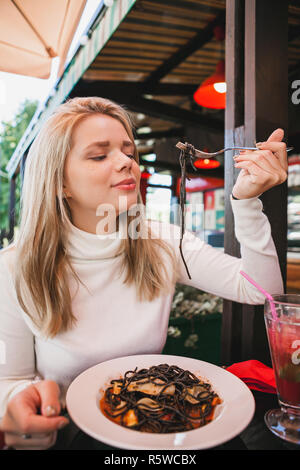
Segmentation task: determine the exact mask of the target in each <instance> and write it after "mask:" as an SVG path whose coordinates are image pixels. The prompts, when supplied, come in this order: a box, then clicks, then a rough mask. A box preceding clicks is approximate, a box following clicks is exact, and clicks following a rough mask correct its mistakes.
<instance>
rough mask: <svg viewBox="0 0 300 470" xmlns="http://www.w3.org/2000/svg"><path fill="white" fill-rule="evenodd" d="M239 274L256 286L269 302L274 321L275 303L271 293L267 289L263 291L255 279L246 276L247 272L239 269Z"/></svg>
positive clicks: (275, 318)
mask: <svg viewBox="0 0 300 470" xmlns="http://www.w3.org/2000/svg"><path fill="white" fill-rule="evenodd" d="M240 274H241V275H242V276H244V278H245V279H247V281H249V282H251V284H253V286H254V287H256V289H258V290H259V291H260V292H261V293H262V294H264V296H265V297H266V298H267V299H268V301H269V302H270V306H271V312H272V317H273V320H275V321H276V320H277V315H276V310H275V305H274V299H273V297H272V296H271V294H269V293H268V292H267V291H265V289H263V288H262V287H260V286H259V285H258V284H257V283H256V282H255V281H253V279H251V277H249V276H248V274H246V273H244V271H240Z"/></svg>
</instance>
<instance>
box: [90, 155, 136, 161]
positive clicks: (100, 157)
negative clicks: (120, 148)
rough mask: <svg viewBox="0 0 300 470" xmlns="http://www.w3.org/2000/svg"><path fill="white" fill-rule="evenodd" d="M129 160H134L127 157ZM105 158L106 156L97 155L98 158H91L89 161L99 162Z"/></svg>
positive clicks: (130, 156) (132, 156)
mask: <svg viewBox="0 0 300 470" xmlns="http://www.w3.org/2000/svg"><path fill="white" fill-rule="evenodd" d="M127 157H129V158H134V155H127ZM104 158H106V155H99V156H98V157H93V158H91V160H95V161H96V162H99V161H101V160H104Z"/></svg>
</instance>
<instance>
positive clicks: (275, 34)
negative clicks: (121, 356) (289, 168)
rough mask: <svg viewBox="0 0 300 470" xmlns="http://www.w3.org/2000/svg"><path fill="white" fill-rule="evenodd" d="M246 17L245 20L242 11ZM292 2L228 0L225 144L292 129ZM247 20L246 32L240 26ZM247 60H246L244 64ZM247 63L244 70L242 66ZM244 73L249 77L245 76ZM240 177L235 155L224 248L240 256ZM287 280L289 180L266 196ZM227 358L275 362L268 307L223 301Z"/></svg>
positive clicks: (228, 178)
mask: <svg viewBox="0 0 300 470" xmlns="http://www.w3.org/2000/svg"><path fill="white" fill-rule="evenodd" d="M243 8H244V11H245V15H244V16H243V17H244V18H245V21H242V15H243V12H242V10H243ZM287 13H288V3H287V2H282V1H281V0H274V1H273V2H272V5H271V6H270V2H269V1H268V0H259V1H258V0H245V2H244V1H239V0H227V4H226V82H227V90H228V91H227V97H226V100H227V102H226V112H225V146H227V145H228V144H234V143H239V144H242V143H244V144H245V145H247V146H248V145H251V146H252V145H253V143H254V141H263V140H266V139H267V137H268V136H269V134H270V133H271V132H272V131H273V130H275V129H276V128H277V127H281V128H283V129H284V130H285V131H286V132H287V129H288V115H287V114H288V102H287V100H288V64H287V56H288V54H287V52H288V34H287V28H288V17H287ZM241 25H244V28H245V30H244V36H243V33H242V31H241ZM243 61H244V64H243ZM243 67H244V74H243V72H242V68H243ZM243 77H244V80H243ZM235 179H236V173H235V171H234V168H233V161H232V154H231V155H230V153H229V152H228V154H227V155H226V160H225V200H226V203H227V206H226V207H225V209H226V217H225V224H226V225H225V252H226V253H229V254H231V255H234V256H239V247H238V244H237V242H236V240H235V238H234V234H233V229H232V227H233V216H232V211H231V208H230V206H229V198H230V193H231V190H232V187H233V184H234V181H235ZM261 200H262V202H263V206H264V212H265V213H266V215H267V216H268V218H269V220H270V223H271V227H272V236H273V240H274V242H275V246H276V249H277V252H278V257H279V262H280V266H281V272H282V275H283V279H284V281H285V280H286V249H287V184H286V183H285V184H282V185H280V186H278V187H276V188H273V189H272V190H270V191H268V192H266V193H265V194H263V195H262V196H261ZM223 317H224V318H223V328H222V363H223V364H225V365H227V364H230V363H232V362H236V361H243V360H247V359H252V358H255V359H258V360H260V361H262V362H264V363H265V364H270V363H271V361H270V354H269V349H268V343H267V337H266V332H265V325H264V317H263V307H262V306H250V305H241V304H237V303H232V302H227V301H225V302H224V312H223Z"/></svg>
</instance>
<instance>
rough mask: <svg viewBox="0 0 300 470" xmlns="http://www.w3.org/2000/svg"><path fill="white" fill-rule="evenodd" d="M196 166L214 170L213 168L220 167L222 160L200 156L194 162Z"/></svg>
mask: <svg viewBox="0 0 300 470" xmlns="http://www.w3.org/2000/svg"><path fill="white" fill-rule="evenodd" d="M194 165H195V167H196V168H201V169H202V170H212V169H213V168H218V167H219V166H220V162H219V161H218V160H215V159H214V158H198V160H196V161H195V162H194Z"/></svg>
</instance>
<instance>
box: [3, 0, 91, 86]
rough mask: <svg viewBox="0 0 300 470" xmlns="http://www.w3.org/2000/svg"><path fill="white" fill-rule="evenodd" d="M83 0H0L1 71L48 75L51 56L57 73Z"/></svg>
mask: <svg viewBox="0 0 300 470" xmlns="http://www.w3.org/2000/svg"><path fill="white" fill-rule="evenodd" d="M85 4H86V0H0V71H3V72H10V73H16V74H20V75H28V76H31V77H37V78H45V79H46V78H49V76H50V72H51V62H52V58H53V57H57V56H58V57H59V58H60V65H59V72H58V76H61V74H62V73H63V70H64V64H65V60H66V57H67V53H68V50H69V47H70V44H71V42H72V39H73V37H74V34H75V31H76V29H77V26H78V23H79V20H80V18H81V15H82V12H83V9H84V7H85Z"/></svg>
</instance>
